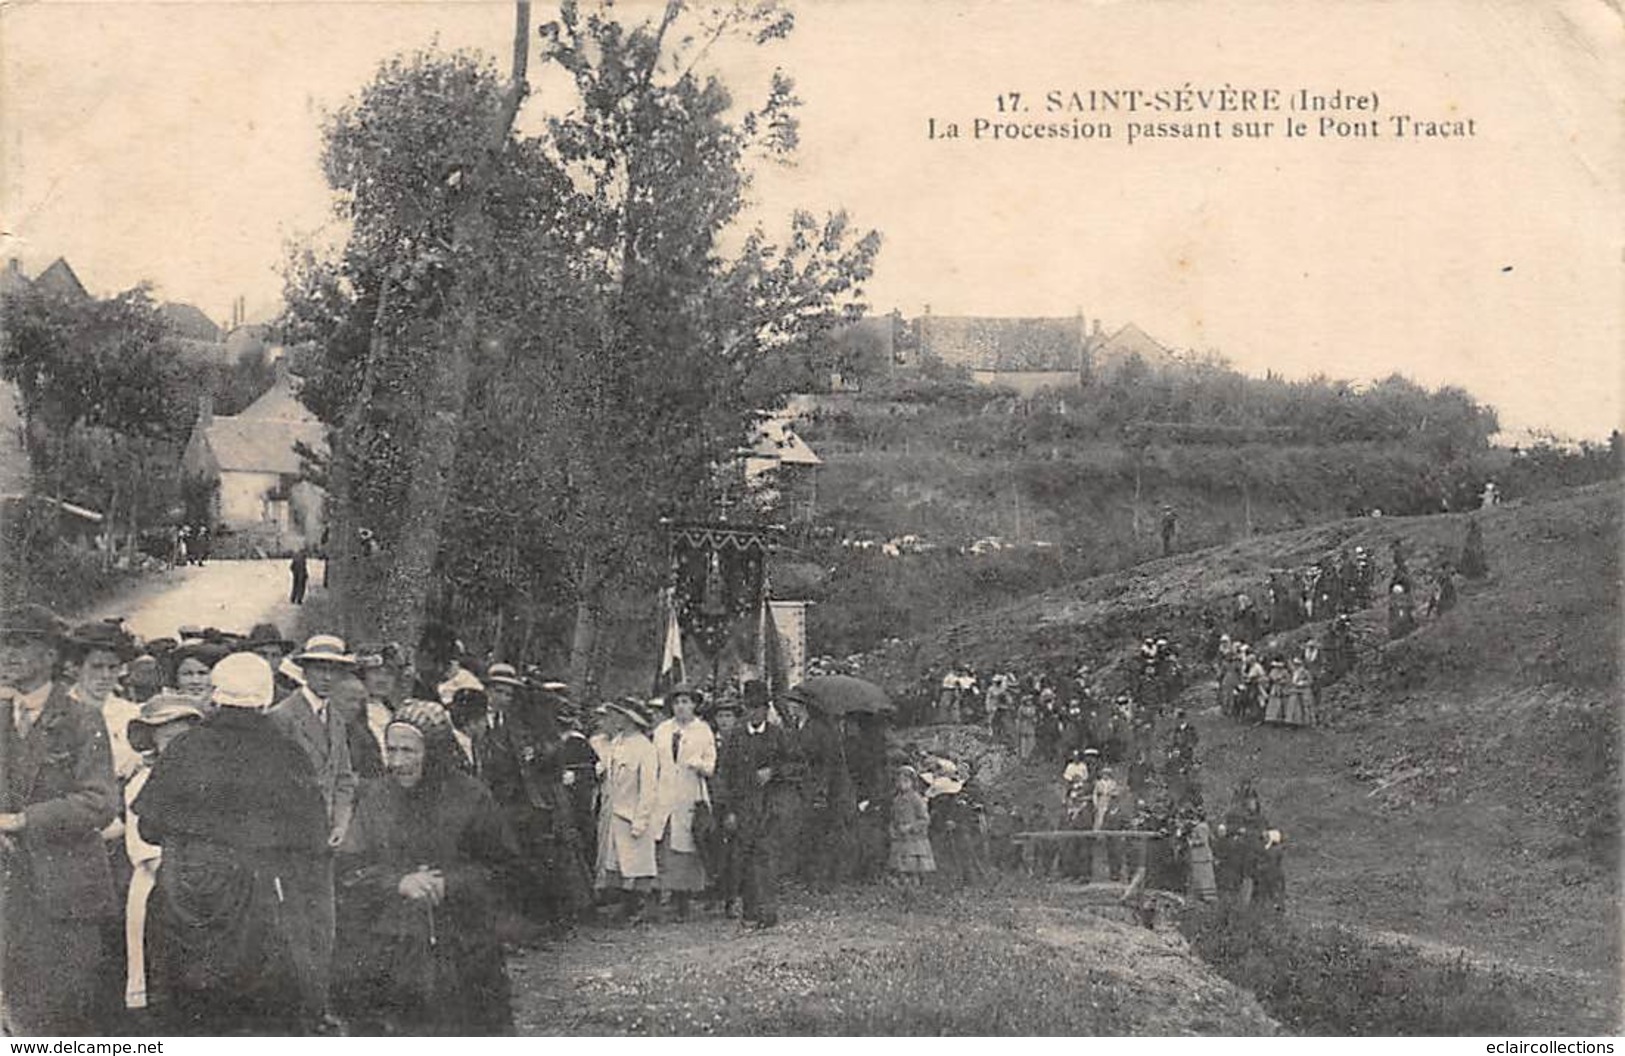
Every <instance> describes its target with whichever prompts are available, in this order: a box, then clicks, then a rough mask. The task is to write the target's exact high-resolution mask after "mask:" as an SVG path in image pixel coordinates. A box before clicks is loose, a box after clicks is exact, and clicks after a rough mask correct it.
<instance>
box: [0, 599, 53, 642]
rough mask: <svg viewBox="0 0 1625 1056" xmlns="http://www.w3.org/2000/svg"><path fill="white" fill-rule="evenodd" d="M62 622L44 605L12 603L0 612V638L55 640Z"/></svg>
mask: <svg viewBox="0 0 1625 1056" xmlns="http://www.w3.org/2000/svg"><path fill="white" fill-rule="evenodd" d="M62 630H63V623H62V621H61V620H60V619H58V618H57V615H56V613H54V612H52V611H51V610H50V609H47V608H46V607H45V606H44V605H14V606H11V607H9V608H7V609H6V610H5V611H4V612H3V613H0V639H6V638H13V639H15V638H30V639H43V640H45V641H55V640H56V639H58V638H60V637H61V636H62Z"/></svg>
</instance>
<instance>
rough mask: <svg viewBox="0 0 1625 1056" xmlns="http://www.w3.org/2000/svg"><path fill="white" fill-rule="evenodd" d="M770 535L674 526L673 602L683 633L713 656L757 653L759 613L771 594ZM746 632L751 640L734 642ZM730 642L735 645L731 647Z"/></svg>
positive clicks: (720, 527) (743, 656)
mask: <svg viewBox="0 0 1625 1056" xmlns="http://www.w3.org/2000/svg"><path fill="white" fill-rule="evenodd" d="M766 561H767V540H766V539H765V537H764V535H763V533H762V532H761V531H759V530H755V529H750V528H734V527H729V526H725V525H680V526H674V527H673V528H672V529H671V570H672V608H673V610H674V612H675V613H676V619H677V622H678V624H679V626H680V627H681V628H682V631H683V633H684V634H685V635H686V636H688V638H689V639H691V640H692V641H693V642H695V643H696V644H697V645H698V646H699V648H700V650H701V651H702V652H703V653H704V654H706V656H709V657H711V658H712V664H713V666H716V665H717V663H718V661H717V658H718V657H719V656H721V655H723V654H724V653H727V654H729V655H732V654H733V653H735V652H737V653H739V654H740V658H741V659H743V660H745V661H746V662H747V663H748V662H749V661H750V660H751V659H752V658H754V657H755V656H756V654H757V651H758V649H757V643H756V641H755V640H754V639H755V638H756V625H755V624H756V617H757V614H758V612H759V611H760V607H761V605H762V601H763V598H764V596H765V594H766V585H765V582H764V580H763V575H764V570H765V566H766ZM741 633H742V634H743V636H744V638H745V639H746V641H744V642H733V641H732V639H735V638H738V637H740V635H741ZM730 645H732V646H733V647H732V648H731V649H730V648H729V647H730Z"/></svg>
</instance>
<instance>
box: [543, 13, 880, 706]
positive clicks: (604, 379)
mask: <svg viewBox="0 0 1625 1056" xmlns="http://www.w3.org/2000/svg"><path fill="white" fill-rule="evenodd" d="M607 6H608V5H605V7H600V8H597V9H595V10H592V11H590V12H584V11H583V10H582V7H581V6H580V5H578V4H577V3H574V2H571V0H566V2H565V3H564V4H562V5H561V8H560V19H559V21H558V22H557V23H554V24H552V25H549V26H547V27H544V30H543V33H544V37H545V39H546V40H547V42H548V43H547V46H545V47H544V50H543V59H544V60H545V61H547V62H550V63H554V64H556V65H558V66H559V67H561V68H563V69H564V70H565V71H567V72H568V73H569V74H570V76H571V78H572V80H573V82H574V85H575V89H576V99H575V100H574V102H575V104H576V105H575V106H574V107H572V108H571V109H570V110H569V111H568V113H567V114H566V115H565V116H561V117H556V118H554V119H553V120H552V121H551V122H550V125H549V131H550V133H551V135H550V140H549V144H548V145H549V147H550V149H551V151H552V153H553V155H554V157H555V158H556V159H557V162H558V164H559V166H560V168H561V169H562V170H564V171H565V172H567V173H569V174H570V176H571V178H572V181H573V182H574V184H575V185H576V186H580V187H585V188H587V189H588V192H587V194H586V195H585V196H584V198H583V200H582V202H581V204H582V206H583V208H584V210H585V231H586V233H587V237H586V239H585V241H584V244H583V252H582V264H583V277H584V281H585V282H586V284H587V286H588V288H589V291H590V297H591V310H590V313H589V315H588V318H587V319H586V320H584V322H586V323H587V324H589V327H590V328H588V329H583V330H582V331H579V332H582V333H585V334H588V335H590V337H589V338H588V339H587V340H582V341H577V342H573V343H571V344H570V345H567V346H565V347H564V348H563V349H562V350H561V352H562V354H558V355H555V356H554V357H552V358H551V361H550V365H551V367H552V372H551V374H550V376H549V378H548V382H549V385H548V388H549V392H550V394H551V397H552V398H551V402H550V413H549V414H548V415H547V416H546V420H547V422H548V424H549V425H550V426H551V429H552V432H553V437H554V438H553V440H552V442H551V443H550V444H549V445H548V448H549V450H550V451H551V452H552V453H553V454H554V459H553V466H554V469H555V480H554V481H553V484H552V488H551V489H550V492H551V494H552V496H553V497H554V500H555V501H554V502H553V503H552V504H551V512H552V515H553V518H552V519H553V524H554V532H553V534H554V536H555V537H556V538H557V539H558V540H559V541H560V543H561V545H562V550H563V556H564V561H565V567H566V573H567V575H568V577H569V580H570V582H571V584H572V586H573V588H574V589H573V593H574V595H575V599H576V605H577V615H576V621H575V633H574V640H573V643H572V648H571V663H570V666H571V677H572V679H573V680H575V681H576V682H577V683H578V684H582V685H585V686H587V687H589V688H590V687H591V686H592V684H593V682H594V679H595V676H596V671H595V662H596V660H597V657H598V655H599V654H598V636H599V631H600V628H601V627H602V625H603V622H604V617H605V615H606V608H607V606H608V605H609V604H610V602H611V601H612V600H613V597H614V593H615V589H616V587H618V586H622V585H625V584H627V583H628V582H630V583H632V584H637V583H639V582H641V583H642V584H645V585H653V584H652V582H651V578H652V577H651V574H652V573H653V572H655V571H656V566H657V565H658V561H659V559H660V557H661V555H662V550H661V548H660V546H659V540H658V532H659V527H658V524H659V520H660V518H661V517H662V516H663V515H664V516H669V517H679V518H681V517H690V518H697V517H706V516H712V515H714V513H715V507H716V503H715V499H716V494H715V487H714V483H715V480H714V478H715V476H716V474H717V470H718V468H719V467H720V466H721V465H723V464H725V463H727V462H729V461H731V460H732V459H733V458H734V457H735V455H736V454H737V452H738V451H739V450H740V448H741V447H742V446H743V445H744V444H745V443H746V442H747V440H748V439H749V432H750V430H751V428H752V426H753V411H754V410H756V409H758V408H760V407H763V406H766V405H770V404H772V403H773V402H774V401H775V400H776V399H778V398H779V397H780V396H781V393H780V392H778V391H775V388H774V386H773V379H770V378H769V379H764V377H763V376H762V374H761V372H760V371H759V370H758V368H759V367H760V365H761V363H762V361H763V359H764V357H765V356H766V355H767V354H768V353H769V352H771V351H774V350H781V349H783V348H784V347H785V346H792V345H800V346H803V347H804V346H805V345H806V344H807V343H808V342H809V341H810V340H811V339H812V338H813V337H815V336H816V335H818V334H820V333H822V332H824V331H826V330H827V329H828V328H830V327H831V326H832V325H834V324H835V323H837V322H839V321H840V320H841V319H842V318H854V317H856V315H857V314H859V312H861V309H862V305H861V303H860V297H861V292H862V283H863V281H864V280H865V279H867V278H868V276H869V274H870V272H871V270H872V266H873V261H874V257H875V254H876V253H877V252H878V249H879V236H878V234H876V233H874V232H868V233H863V234H859V233H856V232H854V231H852V230H851V227H850V224H849V222H848V220H847V218H846V217H845V215H844V214H836V215H833V216H830V217H828V218H826V219H824V220H818V219H816V218H815V217H813V216H812V215H811V214H808V213H800V212H798V213H796V214H795V215H793V216H792V217H791V218H790V224H789V231H788V234H787V236H786V237H785V238H784V239H783V240H782V241H774V240H772V239H770V238H769V237H768V235H767V234H766V233H764V231H762V230H761V229H756V230H753V231H751V232H750V233H749V234H748V235H747V236H746V237H745V238H744V240H743V243H742V245H741V247H740V248H739V249H738V251H737V252H734V253H731V254H730V253H726V252H725V251H724V247H723V242H724V235H725V233H726V232H728V231H729V230H730V229H731V228H733V227H734V226H735V225H736V224H737V222H738V221H739V219H740V217H741V214H742V212H743V210H744V207H745V204H746V194H747V191H748V188H749V185H750V170H749V167H748V159H750V158H752V157H758V158H764V159H767V160H770V161H771V160H784V159H787V158H788V157H789V156H790V155H791V154H792V153H793V151H794V149H795V147H796V145H797V139H798V135H797V133H798V127H797V122H796V108H797V107H798V105H799V100H798V99H797V98H796V96H795V89H794V84H793V82H792V81H791V80H790V79H789V77H787V76H786V75H784V74H783V73H782V72H775V73H774V75H773V77H772V79H771V82H770V84H769V85H768V86H767V90H766V94H765V98H764V99H763V100H762V102H761V103H760V104H759V105H757V106H755V107H753V108H745V109H736V108H735V105H734V100H733V98H732V95H731V94H730V92H729V91H728V89H727V87H726V86H725V85H724V84H723V83H722V81H721V80H720V79H719V78H717V77H716V76H714V75H707V74H704V73H702V72H700V70H699V65H700V63H701V62H702V61H703V60H704V59H705V58H706V56H707V55H708V53H709V52H710V50H711V49H712V48H713V47H714V46H716V45H718V44H719V43H723V42H728V44H729V45H733V46H737V44H738V43H740V42H744V43H746V44H747V45H754V46H762V45H766V44H769V43H770V42H772V41H775V40H778V39H781V38H783V37H784V36H786V35H787V34H788V33H789V32H790V31H791V29H792V28H793V25H794V20H793V18H792V17H791V15H790V13H789V11H788V10H787V9H786V8H784V7H783V6H782V5H781V4H779V3H776V2H762V3H738V4H732V5H720V6H716V5H702V4H690V3H684V2H682V0H668V2H667V3H666V4H665V5H664V7H663V9H662V11H661V14H660V16H659V18H658V19H654V20H650V21H648V22H644V23H642V24H639V25H634V26H630V27H629V26H626V25H624V24H622V23H620V22H618V21H616V20H615V19H614V18H613V17H611V16H610V14H609V13H608V12H607V10H606V8H607Z"/></svg>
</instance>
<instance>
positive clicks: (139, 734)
mask: <svg viewBox="0 0 1625 1056" xmlns="http://www.w3.org/2000/svg"><path fill="white" fill-rule="evenodd" d="M186 721H192V722H202V721H203V711H202V709H200V708H199V707H198V706H197V702H196V701H195V700H193V699H192V698H191V697H188V696H186V695H184V694H181V693H159V694H157V695H156V696H154V697H153V698H152V699H151V700H148V701H147V702H146V703H145V704H143V705H141V713H140V714H139V715H136V716H134V717H133V718H131V719H130V725H129V732H128V736H129V738H130V747H131V748H134V749H135V750H136V751H138V752H150V751H152V749H153V741H152V731H153V730H154V729H155V728H157V727H159V726H164V725H167V724H169V723H171V722H186Z"/></svg>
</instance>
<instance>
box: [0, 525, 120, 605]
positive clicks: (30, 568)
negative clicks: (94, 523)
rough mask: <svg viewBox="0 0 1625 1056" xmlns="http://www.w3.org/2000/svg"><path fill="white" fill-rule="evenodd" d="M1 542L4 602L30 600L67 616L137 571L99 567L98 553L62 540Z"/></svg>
mask: <svg viewBox="0 0 1625 1056" xmlns="http://www.w3.org/2000/svg"><path fill="white" fill-rule="evenodd" d="M5 542H6V554H5V559H4V564H3V566H0V587H3V594H4V602H5V604H8V605H17V604H25V603H29V602H32V603H36V604H40V605H44V606H47V607H48V608H50V609H51V610H52V611H53V612H55V613H56V614H57V615H59V616H62V617H64V618H67V617H71V616H75V615H78V614H80V613H82V612H84V611H85V610H87V609H89V608H91V607H92V606H94V605H95V604H96V603H97V602H99V601H103V600H105V599H106V598H109V597H112V596H113V595H115V594H117V593H118V592H119V591H120V590H122V589H124V588H125V587H126V586H127V585H128V584H130V583H131V582H132V581H133V580H134V579H135V578H136V577H137V576H138V575H139V573H137V572H132V571H130V570H128V569H119V568H103V567H102V555H101V554H99V553H96V552H94V551H89V550H81V549H78V548H76V547H71V546H68V545H66V544H63V543H52V544H50V545H46V546H38V545H35V546H30V547H26V548H25V547H14V546H13V545H11V544H12V539H11V538H9V537H8V538H7V539H6V541H5Z"/></svg>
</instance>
